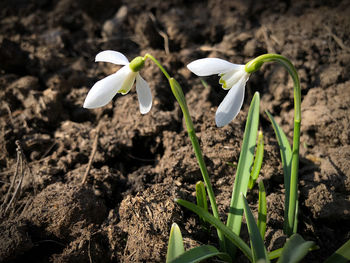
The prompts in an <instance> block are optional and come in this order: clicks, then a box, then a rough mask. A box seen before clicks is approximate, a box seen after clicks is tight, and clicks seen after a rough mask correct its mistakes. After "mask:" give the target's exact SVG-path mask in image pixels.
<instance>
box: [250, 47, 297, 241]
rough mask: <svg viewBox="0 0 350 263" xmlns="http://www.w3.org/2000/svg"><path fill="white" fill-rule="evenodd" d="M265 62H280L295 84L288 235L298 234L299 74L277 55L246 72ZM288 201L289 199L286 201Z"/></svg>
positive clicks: (266, 57) (252, 63)
mask: <svg viewBox="0 0 350 263" xmlns="http://www.w3.org/2000/svg"><path fill="white" fill-rule="evenodd" d="M265 62H278V63H280V64H281V65H282V66H283V67H285V68H286V70H287V71H288V73H289V74H290V75H291V77H292V79H293V83H294V131H293V150H292V160H291V166H290V167H291V170H290V171H289V175H290V178H289V185H290V191H289V197H288V198H289V204H288V211H286V212H287V216H286V217H287V225H286V234H287V235H289V236H290V235H292V234H293V233H295V232H296V217H297V210H298V209H297V200H298V170H299V146H300V123H301V88H300V81H299V76H298V73H297V71H296V69H295V67H294V66H293V64H292V63H291V62H290V61H289V60H288V59H287V58H286V57H284V56H281V55H277V54H265V55H261V56H259V57H257V58H255V59H253V60H251V61H249V62H248V63H247V64H246V66H245V70H246V72H247V73H253V72H255V71H257V70H259V69H260V67H261V66H262V65H263V64H264V63H265ZM286 200H287V199H286Z"/></svg>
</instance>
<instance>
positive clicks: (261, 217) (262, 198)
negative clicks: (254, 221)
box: [258, 181, 267, 240]
mask: <svg viewBox="0 0 350 263" xmlns="http://www.w3.org/2000/svg"><path fill="white" fill-rule="evenodd" d="M266 214H267V207H266V192H265V187H264V183H263V181H260V182H259V207H258V228H259V231H260V234H261V238H262V239H263V240H264V238H265V232H266Z"/></svg>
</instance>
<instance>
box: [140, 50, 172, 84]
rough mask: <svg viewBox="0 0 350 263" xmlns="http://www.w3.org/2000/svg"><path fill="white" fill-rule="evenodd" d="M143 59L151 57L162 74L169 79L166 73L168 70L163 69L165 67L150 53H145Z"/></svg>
mask: <svg viewBox="0 0 350 263" xmlns="http://www.w3.org/2000/svg"><path fill="white" fill-rule="evenodd" d="M143 58H144V59H147V58H149V59H151V60H152V61H153V62H154V63H156V65H157V66H158V67H159V69H160V70H161V71H162V72H163V74H164V76H165V77H166V78H167V79H168V80H170V75H169V74H168V72H167V71H166V70H165V68H164V67H163V66H162V65H161V64H160V63H159V61H158V60H156V59H155V57H153V56H152V55H151V54H148V53H147V54H146V55H145V56H144V57H143Z"/></svg>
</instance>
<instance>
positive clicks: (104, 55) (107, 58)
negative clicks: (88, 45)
mask: <svg viewBox="0 0 350 263" xmlns="http://www.w3.org/2000/svg"><path fill="white" fill-rule="evenodd" d="M95 61H96V62H98V61H101V62H110V63H113V64H117V65H126V64H128V63H129V60H128V59H127V58H126V57H125V56H124V55H123V54H122V53H120V52H117V51H113V50H105V51H102V52H100V53H98V54H97V55H96V58H95Z"/></svg>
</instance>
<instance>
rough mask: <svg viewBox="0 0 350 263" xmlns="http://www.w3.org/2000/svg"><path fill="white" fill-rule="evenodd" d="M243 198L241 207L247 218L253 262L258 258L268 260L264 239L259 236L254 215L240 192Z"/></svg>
mask: <svg viewBox="0 0 350 263" xmlns="http://www.w3.org/2000/svg"><path fill="white" fill-rule="evenodd" d="M242 198H243V209H244V214H245V217H246V220H247V226H248V232H249V238H250V247H251V250H252V252H253V262H257V261H258V260H261V259H263V260H265V262H270V260H269V258H268V255H267V251H266V248H265V245H264V241H263V239H262V238H261V234H260V232H259V228H258V225H257V224H256V223H255V219H254V216H253V214H252V211H251V210H250V208H249V205H248V202H247V199H246V198H245V197H244V195H243V194H242Z"/></svg>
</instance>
